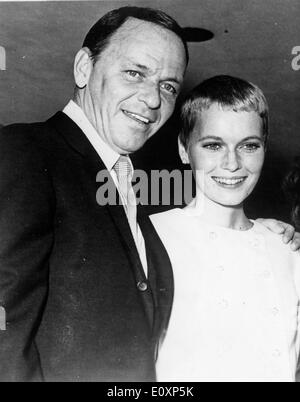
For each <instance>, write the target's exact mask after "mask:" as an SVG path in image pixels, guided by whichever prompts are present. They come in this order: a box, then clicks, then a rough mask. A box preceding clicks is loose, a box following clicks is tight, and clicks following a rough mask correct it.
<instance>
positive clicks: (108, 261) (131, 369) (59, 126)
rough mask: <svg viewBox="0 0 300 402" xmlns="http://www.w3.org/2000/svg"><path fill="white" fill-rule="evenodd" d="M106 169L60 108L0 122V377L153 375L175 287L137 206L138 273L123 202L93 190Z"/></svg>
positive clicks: (151, 230)
mask: <svg viewBox="0 0 300 402" xmlns="http://www.w3.org/2000/svg"><path fill="white" fill-rule="evenodd" d="M102 169H105V166H104V164H103V162H102V161H101V160H100V158H99V156H98V155H97V153H96V152H95V150H94V149H93V147H92V146H91V144H90V143H89V141H88V140H87V138H86V137H85V135H84V134H83V132H82V131H81V130H80V129H79V128H78V126H77V125H76V124H75V123H74V122H73V121H72V120H71V119H69V118H68V117H67V116H66V115H64V114H63V113H61V112H59V113H57V114H56V115H55V116H54V117H52V118H51V119H50V120H48V121H47V122H45V123H37V124H28V125H25V124H22V125H13V126H8V127H6V128H4V129H2V132H1V134H0V306H3V307H4V308H5V309H6V313H7V329H6V331H0V380H1V381H40V380H45V381H153V380H155V355H156V350H157V344H158V342H159V339H160V338H161V336H162V335H163V334H164V331H165V330H166V327H167V324H168V320H169V316H170V310H171V305H172V298H173V277H172V271H171V266H170V261H169V258H168V256H167V254H166V251H165V249H164V247H163V245H162V243H161V241H160V240H159V238H158V236H157V234H156V232H155V230H154V228H153V226H152V224H151V222H150V220H149V218H148V217H147V216H146V214H144V213H143V211H141V210H140V209H139V211H138V214H139V223H140V226H141V229H142V232H143V235H144V238H145V242H146V250H147V259H148V265H149V277H148V280H147V279H146V278H145V274H144V271H143V268H142V266H141V262H140V259H139V255H138V252H137V250H136V247H135V243H134V240H133V237H132V234H131V231H130V228H129V225H128V222H127V218H126V215H125V212H124V209H123V207H122V206H109V205H107V206H99V205H98V204H97V202H96V192H97V189H98V188H99V185H100V184H99V183H97V182H96V175H97V173H98V172H99V171H100V170H102ZM140 282H146V283H147V284H148V289H147V290H140V288H142V287H140V286H138V283H140Z"/></svg>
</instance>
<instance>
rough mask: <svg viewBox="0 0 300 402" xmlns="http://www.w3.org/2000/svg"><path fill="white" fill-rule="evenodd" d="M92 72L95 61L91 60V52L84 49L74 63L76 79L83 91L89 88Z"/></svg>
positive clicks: (77, 84) (77, 55)
mask: <svg viewBox="0 0 300 402" xmlns="http://www.w3.org/2000/svg"><path fill="white" fill-rule="evenodd" d="M92 70H93V61H92V59H91V58H90V51H89V49H88V48H86V47H84V48H82V49H80V50H79V52H78V53H77V54H76V56H75V61H74V79H75V82H76V86H77V87H78V88H80V89H83V88H85V87H86V86H87V83H88V82H89V78H90V75H91V72H92Z"/></svg>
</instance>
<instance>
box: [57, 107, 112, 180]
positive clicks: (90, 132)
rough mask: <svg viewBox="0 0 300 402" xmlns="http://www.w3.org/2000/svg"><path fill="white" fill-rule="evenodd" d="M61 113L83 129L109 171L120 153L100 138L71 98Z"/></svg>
mask: <svg viewBox="0 0 300 402" xmlns="http://www.w3.org/2000/svg"><path fill="white" fill-rule="evenodd" d="M63 113H65V114H66V115H67V116H68V117H69V118H70V119H71V120H73V121H74V123H75V124H77V126H78V127H79V128H80V129H81V130H82V131H83V133H84V134H85V135H86V137H87V138H88V140H89V141H90V143H91V144H92V146H93V147H94V149H95V151H96V152H97V154H98V155H99V157H100V158H101V159H102V161H103V163H104V164H105V166H106V168H107V170H108V171H109V172H110V171H111V170H112V169H113V167H114V165H115V164H116V162H117V161H118V159H119V158H120V155H119V154H118V153H117V152H116V151H114V150H113V149H112V148H111V147H110V146H109V145H107V144H106V143H105V142H104V141H103V140H102V138H101V137H100V135H99V134H98V133H97V131H96V129H95V128H94V127H93V125H92V124H91V123H90V121H89V120H88V118H87V117H86V115H85V114H84V112H83V110H82V109H81V107H80V106H78V105H77V104H76V103H75V102H74V101H73V100H70V102H69V103H68V104H67V106H66V107H65V108H64V109H63Z"/></svg>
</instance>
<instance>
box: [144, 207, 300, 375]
mask: <svg viewBox="0 0 300 402" xmlns="http://www.w3.org/2000/svg"><path fill="white" fill-rule="evenodd" d="M151 219H152V222H153V224H154V226H155V228H156V230H157V231H158V233H159V235H160V237H161V239H162V241H163V243H164V245H165V247H166V249H167V251H168V253H169V256H170V259H171V262H172V265H173V269H174V279H175V297H174V306H173V311H172V315H171V319H170V324H169V328H168V331H167V335H166V338H165V341H164V343H163V345H162V347H161V350H160V353H159V358H158V363H157V376H158V380H159V381H196V382H201V381H214V382H220V381H221V382H225V381H255V382H257V381H266V382H269V381H275V382H279V381H284V382H285V381H287V382H293V381H295V377H296V371H297V361H298V358H299V347H300V345H299V340H300V312H299V295H300V256H299V254H298V253H293V252H292V251H291V250H290V247H289V246H287V245H285V244H283V242H282V239H281V237H280V236H278V235H276V234H273V233H271V232H270V231H269V230H268V229H266V228H265V227H264V226H263V225H261V224H259V223H256V222H255V223H254V227H253V228H252V229H251V230H248V231H245V232H242V231H236V230H232V229H227V228H223V227H219V226H215V225H210V224H206V223H203V222H202V221H201V220H200V218H199V217H196V216H192V215H190V213H189V212H188V210H180V209H174V210H172V211H168V212H165V213H162V214H158V215H154V216H152V217H151Z"/></svg>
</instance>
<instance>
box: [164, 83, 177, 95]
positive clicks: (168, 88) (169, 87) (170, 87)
mask: <svg viewBox="0 0 300 402" xmlns="http://www.w3.org/2000/svg"><path fill="white" fill-rule="evenodd" d="M161 87H162V88H163V89H164V90H165V91H167V92H169V93H171V94H172V95H176V94H177V91H176V89H175V88H174V87H173V85H171V84H168V83H164V84H161Z"/></svg>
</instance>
